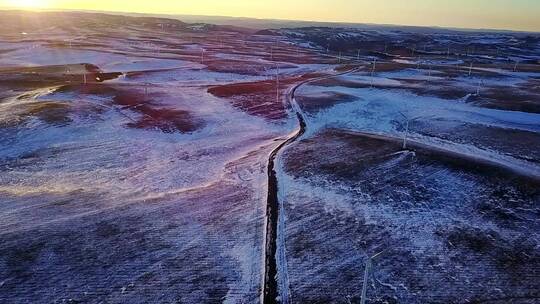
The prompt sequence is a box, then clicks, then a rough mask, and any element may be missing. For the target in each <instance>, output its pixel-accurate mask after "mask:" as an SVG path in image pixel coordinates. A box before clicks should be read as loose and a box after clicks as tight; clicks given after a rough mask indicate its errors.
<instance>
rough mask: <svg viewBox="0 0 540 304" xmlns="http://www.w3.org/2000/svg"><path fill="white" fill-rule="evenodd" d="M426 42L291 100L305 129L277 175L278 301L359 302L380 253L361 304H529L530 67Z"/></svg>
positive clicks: (536, 267)
mask: <svg viewBox="0 0 540 304" xmlns="http://www.w3.org/2000/svg"><path fill="white" fill-rule="evenodd" d="M299 31H304V30H299ZM308 31H309V30H308ZM323 32H324V31H323ZM324 34H326V33H324ZM324 34H320V35H324ZM378 39H381V38H380V37H379V38H378ZM314 41H317V39H315V40H314ZM360 41H362V40H360ZM344 43H345V42H344ZM346 43H349V44H354V41H350V40H348V41H347V42H346ZM359 43H360V42H359ZM373 43H375V42H373ZM388 43H389V44H391V43H392V42H391V40H389V41H388ZM382 44H383V47H384V41H382ZM426 44H427V45H428V51H426V52H424V53H423V54H422V55H421V56H422V58H421V59H420V57H419V56H411V55H410V54H411V53H412V51H413V49H412V48H413V46H412V45H411V46H410V48H411V49H409V50H407V52H406V53H408V55H407V56H403V55H402V56H399V57H398V58H400V59H396V58H386V59H381V58H380V57H379V58H378V59H377V60H376V61H375V60H373V59H372V60H371V64H369V65H366V66H364V68H363V69H362V70H360V71H357V72H354V73H349V74H347V75H342V76H339V77H333V78H326V79H323V80H320V81H315V82H311V83H309V84H306V85H304V86H302V87H300V88H299V89H298V90H297V92H296V95H295V97H296V100H297V101H298V103H299V105H300V107H301V109H302V110H303V112H304V118H305V121H306V125H307V126H306V133H305V134H304V136H303V137H302V138H301V140H300V141H298V142H297V143H295V144H293V145H291V146H290V147H288V148H286V149H285V150H284V151H283V153H282V155H281V158H280V163H281V166H280V171H279V181H280V201H281V204H282V213H281V214H280V216H281V217H282V220H281V222H280V224H281V226H280V229H281V234H282V236H281V239H280V240H281V255H282V256H284V257H285V262H283V264H282V267H281V272H280V274H281V278H280V280H281V282H282V284H281V286H286V287H283V288H282V290H281V293H282V295H284V296H285V297H286V299H287V302H290V303H358V302H359V301H360V293H361V290H362V287H363V284H364V270H365V265H366V262H367V259H368V257H370V256H374V255H377V257H376V258H375V259H374V260H373V266H372V271H371V272H370V273H369V276H368V280H367V282H366V283H367V284H368V287H367V294H368V296H367V298H368V303H538V301H539V299H540V294H539V292H538V291H539V290H540V284H539V283H538V282H540V280H539V279H540V250H539V248H540V227H539V226H538V223H539V219H540V218H539V215H540V205H539V203H540V192H539V189H540V187H539V186H540V155H539V154H538V151H540V114H539V108H538V106H539V105H540V95H538V93H539V91H538V78H539V77H540V66H539V65H538V63H535V64H528V65H527V64H524V65H522V66H519V64H511V63H508V62H507V61H506V59H504V60H496V59H495V58H493V60H492V61H491V62H488V61H484V62H482V61H483V60H486V59H485V58H484V57H482V58H481V59H479V58H478V56H473V55H469V54H467V55H465V54H463V55H462V56H459V58H461V60H456V59H455V58H451V57H454V56H445V55H444V53H443V55H442V56H441V54H440V53H437V52H429V48H434V47H437V46H433V45H432V43H431V42H427V43H426ZM433 44H435V45H436V44H437V42H435V43H433ZM380 45H381V42H379V47H380ZM346 46H347V44H345V45H344V46H343V48H344V50H343V51H342V54H344V53H346V52H347V49H346ZM396 47H397V46H396V45H395V44H394V46H393V47H392V46H390V47H388V49H389V50H390V49H392V48H396ZM503 47H504V46H502V48H503ZM394 50H395V49H394ZM533 50H536V53H535V52H532V53H533V57H534V56H536V58H538V55H539V54H540V52H539V51H540V49H539V48H538V45H537V46H536V49H534V48H533ZM353 51H354V50H353ZM353 51H351V50H349V52H350V53H352V52H353ZM362 51H364V49H362ZM522 52H527V50H519V51H516V53H517V54H515V57H514V58H518V57H519V54H520V53H522ZM359 54H361V53H360V52H359ZM386 55H387V54H385V57H386ZM507 55H508V54H507ZM354 57H356V56H354ZM403 58H406V59H403ZM484 66H485V67H484Z"/></svg>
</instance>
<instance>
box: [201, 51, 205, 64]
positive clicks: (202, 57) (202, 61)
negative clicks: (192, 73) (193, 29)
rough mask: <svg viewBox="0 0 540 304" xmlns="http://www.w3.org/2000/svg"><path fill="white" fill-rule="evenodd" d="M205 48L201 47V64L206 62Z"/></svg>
mask: <svg viewBox="0 0 540 304" xmlns="http://www.w3.org/2000/svg"><path fill="white" fill-rule="evenodd" d="M204 52H205V50H204V48H201V64H204Z"/></svg>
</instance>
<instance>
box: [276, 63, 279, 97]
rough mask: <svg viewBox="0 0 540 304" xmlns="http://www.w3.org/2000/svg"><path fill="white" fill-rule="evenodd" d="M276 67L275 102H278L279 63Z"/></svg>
mask: <svg viewBox="0 0 540 304" xmlns="http://www.w3.org/2000/svg"><path fill="white" fill-rule="evenodd" d="M276 68H277V69H276V102H277V103H279V65H277V66H276Z"/></svg>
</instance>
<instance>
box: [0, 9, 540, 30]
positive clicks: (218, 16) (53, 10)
mask: <svg viewBox="0 0 540 304" xmlns="http://www.w3.org/2000/svg"><path fill="white" fill-rule="evenodd" d="M0 10H2V11H21V12H81V13H102V14H109V15H115V14H116V15H124V16H125V15H152V16H170V17H181V16H191V17H210V18H232V19H246V20H258V21H278V22H298V23H320V24H335V25H339V24H343V25H370V26H381V27H409V28H426V29H445V30H454V31H468V32H471V31H477V32H481V31H489V32H513V33H524V34H525V33H530V34H540V29H539V30H524V29H504V28H490V27H486V28H469V27H459V26H446V25H425V24H396V23H368V22H355V21H320V20H306V19H282V18H263V17H247V16H226V15H196V14H182V13H153V12H145V13H143V12H131V11H119V10H112V11H109V10H91V9H69V8H22V7H10V6H3V7H2V6H0ZM168 19H176V20H179V19H177V18H168ZM180 21H182V20H180ZM223 25H231V26H235V25H234V24H223Z"/></svg>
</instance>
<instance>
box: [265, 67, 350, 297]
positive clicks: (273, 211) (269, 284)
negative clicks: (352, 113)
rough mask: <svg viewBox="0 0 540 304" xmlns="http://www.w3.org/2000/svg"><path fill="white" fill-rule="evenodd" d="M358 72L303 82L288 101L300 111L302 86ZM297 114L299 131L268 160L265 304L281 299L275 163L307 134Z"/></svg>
mask: <svg viewBox="0 0 540 304" xmlns="http://www.w3.org/2000/svg"><path fill="white" fill-rule="evenodd" d="M357 70H358V68H354V69H351V70H348V71H346V72H343V73H338V74H334V75H329V76H324V77H320V78H315V79H310V80H306V81H303V82H301V83H299V84H297V85H295V86H294V87H293V88H292V89H291V90H290V92H289V93H288V94H287V99H288V101H289V104H290V105H291V106H292V108H293V109H295V108H296V109H299V107H298V105H296V106H297V107H294V104H295V103H296V101H295V97H294V95H295V93H296V91H297V90H298V89H299V88H300V87H301V86H303V85H305V84H307V83H311V82H314V81H318V80H322V79H326V78H332V77H336V76H341V75H345V74H349V73H353V72H355V71H357ZM295 113H296V117H297V119H298V122H299V129H298V130H297V132H296V133H294V134H293V135H292V136H291V137H289V138H288V139H287V140H286V141H284V142H283V143H281V144H280V145H279V146H278V147H276V148H275V149H274V150H273V151H272V153H270V157H269V160H268V197H267V207H266V219H267V224H266V244H265V270H264V272H265V273H264V283H263V298H262V302H263V304H277V303H279V302H280V301H278V297H279V290H278V278H277V275H278V267H277V259H276V256H277V237H278V235H277V230H278V221H279V200H278V180H277V176H276V171H275V162H276V157H277V155H278V154H279V152H280V151H281V150H282V149H283V148H284V147H286V146H288V145H290V144H291V143H293V142H295V141H296V140H297V139H298V138H300V137H301V136H302V135H304V133H305V132H306V127H307V125H306V120H305V119H304V116H303V113H301V111H300V110H296V111H295Z"/></svg>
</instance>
